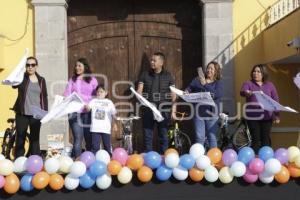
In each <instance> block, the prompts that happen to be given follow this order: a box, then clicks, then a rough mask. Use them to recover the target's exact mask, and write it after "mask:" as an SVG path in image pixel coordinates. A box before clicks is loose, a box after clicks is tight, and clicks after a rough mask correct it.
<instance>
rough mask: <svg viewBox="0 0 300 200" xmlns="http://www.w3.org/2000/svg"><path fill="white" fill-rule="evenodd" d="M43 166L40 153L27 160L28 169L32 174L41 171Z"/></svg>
mask: <svg viewBox="0 0 300 200" xmlns="http://www.w3.org/2000/svg"><path fill="white" fill-rule="evenodd" d="M42 168H43V159H42V158H41V157H40V156H38V155H32V156H29V158H28V159H27V160H26V170H27V172H29V173H31V174H35V173H37V172H39V171H41V170H42Z"/></svg>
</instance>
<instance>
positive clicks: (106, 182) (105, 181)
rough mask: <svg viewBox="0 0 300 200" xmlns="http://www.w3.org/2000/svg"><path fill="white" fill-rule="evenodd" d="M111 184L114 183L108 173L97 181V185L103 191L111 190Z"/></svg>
mask: <svg viewBox="0 0 300 200" xmlns="http://www.w3.org/2000/svg"><path fill="white" fill-rule="evenodd" d="M111 182H112V179H111V176H110V175H109V174H108V173H106V174H104V175H102V176H99V177H98V178H97V179H96V185H97V187H98V188H99V189H101V190H106V189H107V188H109V186H110V185H111Z"/></svg>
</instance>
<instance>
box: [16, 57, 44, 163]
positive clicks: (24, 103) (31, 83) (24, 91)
mask: <svg viewBox="0 0 300 200" xmlns="http://www.w3.org/2000/svg"><path fill="white" fill-rule="evenodd" d="M37 67H38V61H37V59H36V58H35V57H28V58H27V62H26V72H25V74H24V79H23V81H22V83H21V84H20V85H18V86H14V87H13V88H18V98H17V100H16V103H15V105H14V111H15V112H16V131H17V137H16V150H15V158H17V157H19V156H24V153H25V149H24V144H25V139H26V132H27V129H28V126H29V129H30V136H29V142H30V143H29V152H28V154H27V155H40V142H39V139H40V128H41V122H40V120H39V119H35V118H33V113H32V109H31V107H32V106H37V107H39V108H41V109H43V110H48V99H47V96H48V94H47V87H46V81H45V79H44V78H43V77H42V76H40V75H39V74H38V73H37V72H36V69H37Z"/></svg>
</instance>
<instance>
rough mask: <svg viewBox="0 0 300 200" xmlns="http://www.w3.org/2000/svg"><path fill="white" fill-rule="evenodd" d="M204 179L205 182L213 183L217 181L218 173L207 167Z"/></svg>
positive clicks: (213, 168) (214, 169) (211, 167)
mask: <svg viewBox="0 0 300 200" xmlns="http://www.w3.org/2000/svg"><path fill="white" fill-rule="evenodd" d="M204 177H205V179H206V181H208V182H210V183H213V182H216V181H217V180H218V178H219V172H218V170H217V169H216V168H215V167H213V166H209V167H207V168H206V169H205V171H204Z"/></svg>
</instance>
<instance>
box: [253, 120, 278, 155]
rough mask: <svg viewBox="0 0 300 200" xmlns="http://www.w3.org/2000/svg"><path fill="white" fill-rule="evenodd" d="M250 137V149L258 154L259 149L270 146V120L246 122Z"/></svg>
mask: <svg viewBox="0 0 300 200" xmlns="http://www.w3.org/2000/svg"><path fill="white" fill-rule="evenodd" d="M247 124H248V127H249V131H250V134H251V137H252V148H253V150H254V151H255V153H258V150H259V148H260V147H263V146H271V138H270V132H271V127H272V120H247Z"/></svg>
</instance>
